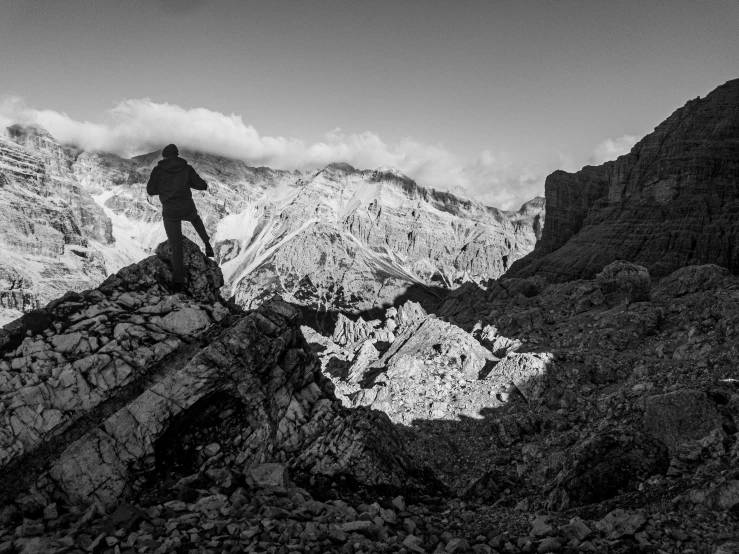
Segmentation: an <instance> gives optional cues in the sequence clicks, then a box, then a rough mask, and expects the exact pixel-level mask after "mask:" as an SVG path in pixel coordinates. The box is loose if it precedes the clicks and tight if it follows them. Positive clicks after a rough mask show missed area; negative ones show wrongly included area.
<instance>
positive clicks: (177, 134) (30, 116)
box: [0, 97, 634, 209]
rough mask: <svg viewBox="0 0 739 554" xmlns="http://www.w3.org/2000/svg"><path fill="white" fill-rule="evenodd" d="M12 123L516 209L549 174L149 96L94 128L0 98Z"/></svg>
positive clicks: (489, 156)
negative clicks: (352, 176) (376, 171)
mask: <svg viewBox="0 0 739 554" xmlns="http://www.w3.org/2000/svg"><path fill="white" fill-rule="evenodd" d="M12 123H26V124H28V123H36V124H39V125H41V126H43V127H44V128H45V129H47V130H48V131H49V132H50V133H51V134H52V135H53V136H54V137H55V138H56V139H57V140H59V141H60V142H61V143H63V144H73V145H76V146H79V147H81V148H83V149H85V150H93V151H103V152H113V153H116V154H119V155H121V156H124V157H130V156H135V155H138V154H143V153H147V152H152V151H154V150H158V149H160V148H162V147H163V146H164V145H166V144H168V143H170V142H174V143H175V144H177V145H178V146H179V147H180V148H185V149H191V150H200V151H203V152H208V153H211V154H217V155H221V156H225V157H229V158H236V159H241V160H244V161H245V162H247V163H249V164H250V165H266V166H269V167H274V168H281V169H296V168H297V169H310V168H320V167H324V166H325V165H327V164H329V163H331V162H337V161H340V162H346V163H349V164H351V165H353V166H355V167H357V168H360V169H371V168H376V167H380V166H383V165H392V166H394V167H397V168H398V169H400V170H401V171H403V172H404V173H406V174H407V175H409V176H410V177H412V178H413V179H415V180H416V181H417V182H418V183H419V184H420V185H422V186H431V187H434V188H438V189H442V190H455V191H459V189H460V188H461V189H464V190H465V191H466V194H467V195H468V196H470V197H472V198H476V199H478V200H480V201H482V202H484V203H486V204H488V205H492V206H496V207H500V208H502V209H514V208H518V207H519V206H520V205H521V204H522V203H523V202H525V201H526V200H530V199H531V198H533V197H534V196H536V195H541V194H543V192H544V178H545V177H546V175H547V173H549V172H551V171H552V170H553V169H556V168H555V167H543V166H540V167H535V166H534V165H531V166H528V167H521V166H520V165H516V164H513V163H511V162H510V160H509V159H507V157H506V156H505V155H504V154H497V155H495V154H493V153H491V152H489V151H483V152H481V153H480V154H479V155H478V156H477V158H476V159H474V160H472V161H469V160H460V159H459V158H458V157H457V156H455V155H454V154H453V153H451V152H450V151H448V150H447V149H445V148H444V147H443V146H442V145H433V144H428V143H424V142H420V141H417V140H415V139H412V138H407V139H404V140H402V141H400V142H398V143H396V144H388V143H386V142H385V141H383V140H382V138H381V137H380V136H379V135H377V134H376V133H373V132H371V131H366V132H364V133H352V134H345V133H342V132H341V130H340V129H335V130H333V131H330V132H329V133H327V134H326V135H325V137H324V140H322V141H320V142H316V143H314V144H305V143H304V142H303V141H302V140H300V139H296V138H285V137H270V136H263V135H261V134H260V133H259V132H258V131H257V130H256V129H255V128H254V127H253V126H252V125H249V124H247V123H245V122H244V121H243V119H242V117H241V116H240V115H236V114H233V113H232V114H230V115H226V114H223V113H220V112H216V111H213V110H208V109H206V108H192V109H186V108H182V107H180V106H177V105H173V104H167V103H156V102H152V101H151V100H148V99H141V100H126V101H123V102H121V103H119V104H118V105H117V106H115V107H114V108H113V109H111V110H109V111H108V112H107V113H106V114H104V117H103V122H102V123H93V122H89V121H77V120H74V119H72V118H71V117H69V116H68V115H67V114H65V113H60V112H57V111H54V110H36V109H33V108H30V107H28V106H27V105H26V104H25V103H24V102H23V101H22V100H21V99H18V98H7V97H6V98H4V99H3V98H0V126H1V127H0V128H3V129H4V128H5V127H6V126H7V125H9V124H12ZM632 139H634V137H630V136H628V135H627V136H625V137H622V138H621V139H616V140H615V141H612V140H610V139H609V140H608V141H605V142H604V143H603V144H602V145H601V146H599V147H598V150H597V151H596V153H595V156H597V157H607V156H610V155H612V153H614V152H617V151H619V149H620V148H623V147H624V145H625V144H627V143H628V142H629V140H632ZM632 144H633V142H632ZM598 163H600V162H598Z"/></svg>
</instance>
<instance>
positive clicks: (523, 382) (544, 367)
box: [486, 352, 553, 400]
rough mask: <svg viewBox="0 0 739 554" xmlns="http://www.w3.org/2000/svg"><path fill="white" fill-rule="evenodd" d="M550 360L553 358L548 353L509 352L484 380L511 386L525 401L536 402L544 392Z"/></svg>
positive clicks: (550, 364) (551, 362)
mask: <svg viewBox="0 0 739 554" xmlns="http://www.w3.org/2000/svg"><path fill="white" fill-rule="evenodd" d="M552 360H553V356H552V354H550V353H548V352H540V353H524V354H519V353H517V352H510V353H508V354H506V356H505V358H503V359H502V360H501V361H500V362H499V363H498V364H496V365H495V367H494V368H493V369H492V371H491V372H490V374H489V375H488V376H487V377H486V379H487V380H494V381H499V382H500V383H501V384H504V383H507V384H512V385H513V386H515V387H516V388H517V389H518V390H519V392H520V393H521V394H522V395H523V396H524V398H526V400H536V399H537V398H540V397H541V395H542V393H543V392H544V389H545V384H546V378H547V371H549V369H550V368H551V366H552V364H553V361H552Z"/></svg>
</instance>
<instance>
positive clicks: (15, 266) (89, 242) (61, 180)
mask: <svg viewBox="0 0 739 554" xmlns="http://www.w3.org/2000/svg"><path fill="white" fill-rule="evenodd" d="M8 133H9V134H8V135H7V136H6V137H5V138H4V139H0V245H1V246H2V251H3V259H2V260H0V273H1V274H2V275H3V276H4V278H3V280H2V283H0V287H1V288H0V308H1V309H0V312H2V313H3V314H4V315H3V316H2V321H3V322H5V321H7V320H8V319H12V318H14V317H17V316H18V315H20V313H22V312H24V311H27V310H29V309H33V308H36V307H38V306H39V305H41V304H44V303H46V302H48V301H49V300H51V299H52V298H54V297H56V296H58V295H60V294H62V293H64V292H66V291H67V290H82V289H84V288H90V287H92V286H94V285H95V284H97V283H99V282H101V281H102V279H104V278H105V275H106V271H105V265H104V260H103V257H102V255H101V253H100V250H101V249H104V248H105V247H106V246H108V245H111V244H112V242H113V236H112V225H111V222H110V220H109V219H108V218H107V217H106V216H105V214H104V213H103V210H102V208H101V207H100V206H98V205H97V204H96V203H95V202H93V200H92V198H91V197H90V196H89V194H87V193H86V192H85V191H84V189H82V187H81V186H80V185H79V184H78V183H77V182H76V181H75V180H74V179H72V178H71V177H70V173H69V166H70V164H71V160H72V157H71V155H70V154H69V153H68V152H67V151H66V150H63V149H61V147H59V146H58V145H57V144H56V143H55V142H53V140H52V139H51V138H50V137H49V136H48V134H45V133H44V132H43V131H42V130H39V129H35V128H30V129H20V128H17V127H11V128H9V129H8ZM11 139H12V140H11ZM29 144H30V145H31V146H30V147H28V146H26V145H29Z"/></svg>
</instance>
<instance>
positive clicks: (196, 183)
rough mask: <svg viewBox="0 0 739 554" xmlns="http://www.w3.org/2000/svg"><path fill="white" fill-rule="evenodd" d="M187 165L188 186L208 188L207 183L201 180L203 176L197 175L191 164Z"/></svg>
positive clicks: (196, 188)
mask: <svg viewBox="0 0 739 554" xmlns="http://www.w3.org/2000/svg"><path fill="white" fill-rule="evenodd" d="M187 167H188V168H189V169H190V179H189V184H190V188H191V189H195V190H208V183H206V182H205V181H203V178H202V177H201V176H200V175H198V172H197V171H195V168H194V167H193V166H191V165H189V166H187Z"/></svg>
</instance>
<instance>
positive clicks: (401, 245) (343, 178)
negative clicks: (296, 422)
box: [0, 125, 544, 319]
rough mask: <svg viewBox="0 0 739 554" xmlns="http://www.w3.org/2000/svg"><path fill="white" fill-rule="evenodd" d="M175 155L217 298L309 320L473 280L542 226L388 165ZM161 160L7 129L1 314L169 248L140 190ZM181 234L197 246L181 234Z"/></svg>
mask: <svg viewBox="0 0 739 554" xmlns="http://www.w3.org/2000/svg"><path fill="white" fill-rule="evenodd" d="M182 157H184V158H185V159H187V160H188V161H189V163H190V164H192V165H193V166H194V167H195V168H196V169H197V171H198V172H199V174H200V175H201V176H202V177H203V178H204V179H205V180H206V181H207V182H208V184H209V189H208V190H207V191H204V192H199V191H194V198H195V202H196V204H197V206H198V210H199V213H200V215H201V217H202V218H203V221H204V222H205V225H206V228H207V229H208V231H209V233H210V235H211V236H212V238H213V242H214V246H215V250H216V253H217V260H218V262H219V263H220V264H221V266H222V268H223V272H224V276H225V288H224V294H225V295H226V296H227V297H230V296H234V297H235V299H236V300H237V302H239V303H240V304H241V305H243V306H245V307H255V306H257V305H259V303H260V302H261V301H263V300H264V299H265V298H268V297H270V296H272V295H273V294H281V295H283V296H284V297H285V298H287V299H289V300H290V301H293V302H296V303H298V304H300V305H304V306H308V307H310V308H312V309H315V310H317V311H318V312H324V313H326V312H331V311H335V310H349V311H363V310H367V309H371V308H373V307H376V306H382V305H385V304H388V303H392V302H393V301H394V300H395V299H396V298H398V297H400V296H402V295H403V294H406V292H407V291H408V289H409V287H412V286H414V285H415V286H421V287H440V288H442V289H448V288H455V287H457V286H458V285H459V284H461V283H463V282H468V281H474V282H481V281H484V280H487V279H489V278H494V277H497V276H499V275H500V274H502V273H503V272H504V271H505V270H506V269H507V268H508V267H509V266H510V264H511V263H512V262H513V261H514V260H516V259H519V258H521V257H522V256H524V255H525V254H527V253H528V252H530V251H531V250H532V249H533V246H534V244H535V242H536V240H537V238H538V237H540V236H541V230H542V226H543V222H544V221H543V220H544V214H543V199H541V198H538V199H535V200H532V201H531V202H528V203H526V204H524V206H522V208H521V210H519V211H518V212H502V211H500V210H497V209H495V208H490V207H487V206H484V205H482V204H479V203H476V202H473V201H470V200H466V199H462V198H460V197H457V196H455V195H452V194H449V193H444V192H439V191H436V190H433V189H426V188H422V187H419V186H418V185H417V184H416V183H415V182H414V181H413V180H411V179H409V178H408V177H407V176H405V175H403V174H402V173H401V172H399V171H398V170H396V169H394V168H390V167H383V168H380V169H378V170H374V171H360V170H356V169H354V168H352V167H351V166H349V165H347V164H338V163H337V164H331V165H329V166H327V167H326V168H324V169H322V170H315V171H308V172H298V171H294V172H293V171H284V170H274V169H271V168H267V167H256V168H255V167H250V166H248V165H247V164H245V163H244V162H241V161H237V160H231V159H227V158H222V157H219V156H214V155H210V154H204V153H200V152H192V151H183V152H182ZM160 159H161V153H160V152H153V153H150V154H146V155H143V156H138V157H135V158H132V159H123V158H121V157H119V156H116V155H114V154H108V153H101V152H84V151H78V150H76V149H73V148H66V147H63V146H60V145H59V144H58V143H57V142H56V141H55V140H54V139H53V137H51V135H49V134H48V133H47V132H46V131H45V130H43V129H41V128H39V127H35V126H25V127H24V126H18V125H15V126H12V127H10V128H9V129H8V130H7V133H6V136H5V138H4V139H3V141H2V143H0V175H2V177H1V178H2V184H3V187H2V190H0V199H4V200H0V201H4V202H5V206H6V208H5V209H3V210H2V218H3V219H4V223H5V225H3V228H2V229H0V234H2V238H1V239H0V243H1V244H4V245H5V246H6V247H7V248H8V249H9V250H10V251H12V252H13V254H12V256H11V258H12V263H11V264H10V265H8V266H7V267H14V268H15V270H17V271H18V272H19V274H20V278H21V280H18V279H15V282H18V283H20V282H22V283H24V287H25V288H23V289H19V288H18V287H17V286H15V288H8V289H5V291H6V292H5V293H2V292H1V291H0V294H2V296H1V298H4V299H5V300H2V301H1V302H2V306H3V308H4V309H6V310H11V311H9V312H8V313H7V314H6V315H7V317H11V316H12V317H15V316H17V315H19V313H21V312H20V311H19V310H24V309H28V308H29V307H35V306H37V305H40V304H43V303H44V302H46V301H48V300H50V299H51V298H53V297H54V296H56V295H58V294H60V293H61V292H64V291H66V290H75V291H81V290H84V289H87V288H90V287H92V286H94V285H95V284H97V283H99V282H100V281H102V279H103V278H104V277H105V276H106V275H109V274H111V273H113V272H115V271H117V270H119V269H121V268H122V267H125V266H126V265H129V264H131V263H135V262H136V261H138V260H140V259H142V258H144V257H146V256H147V255H149V254H150V253H151V252H152V251H153V249H154V247H155V246H156V245H157V244H158V243H160V242H161V241H163V240H165V239H166V235H165V233H164V228H163V226H162V223H161V206H160V204H159V201H158V199H157V198H149V197H148V196H147V194H146V189H145V183H146V181H147V180H148V177H149V175H150V173H151V170H152V169H153V167H154V166H155V165H156V164H157V163H158V161H159V160H160ZM183 231H184V233H185V235H186V236H188V237H189V238H191V239H192V240H194V241H195V242H196V243H199V239H198V238H197V236H196V234H195V232H194V230H193V229H192V227H191V226H190V225H188V224H184V225H183ZM31 260H35V261H34V262H33V263H31ZM11 291H12V292H11ZM426 294H428V292H427V293H426ZM7 317H6V319H7Z"/></svg>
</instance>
